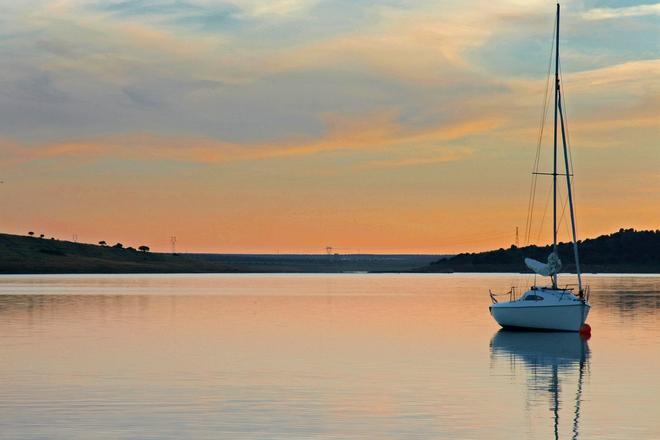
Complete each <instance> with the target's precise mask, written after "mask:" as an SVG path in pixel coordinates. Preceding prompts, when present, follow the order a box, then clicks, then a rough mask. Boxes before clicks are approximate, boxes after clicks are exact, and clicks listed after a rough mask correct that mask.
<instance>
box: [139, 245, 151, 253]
mask: <svg viewBox="0 0 660 440" xmlns="http://www.w3.org/2000/svg"><path fill="white" fill-rule="evenodd" d="M138 249H139V250H140V251H142V252H149V246H144V245H142V246H140V247H139V248H138Z"/></svg>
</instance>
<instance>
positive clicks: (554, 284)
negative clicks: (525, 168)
mask: <svg viewBox="0 0 660 440" xmlns="http://www.w3.org/2000/svg"><path fill="white" fill-rule="evenodd" d="M555 35H556V37H557V41H556V45H555V117H554V135H553V168H552V251H553V252H554V253H555V254H557V255H558V252H557V108H558V106H559V3H557V29H556V31H555ZM567 174H568V172H567ZM552 287H554V288H556V287H557V274H554V275H553V276H552Z"/></svg>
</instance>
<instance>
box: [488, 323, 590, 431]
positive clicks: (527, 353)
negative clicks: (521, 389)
mask: <svg viewBox="0 0 660 440" xmlns="http://www.w3.org/2000/svg"><path fill="white" fill-rule="evenodd" d="M490 350H491V355H492V356H493V357H494V358H496V359H497V358H504V359H507V360H508V361H509V362H510V365H511V368H512V370H513V371H514V374H516V372H517V367H518V366H523V367H525V369H526V371H527V372H528V389H529V391H530V392H532V393H537V394H545V393H549V395H550V397H551V407H550V409H551V410H552V412H553V417H554V426H553V428H554V438H555V439H559V438H560V437H559V409H560V404H561V399H560V392H561V388H560V374H561V375H562V376H564V377H565V376H567V375H572V374H576V373H577V378H576V379H577V387H576V391H575V399H574V411H573V420H572V439H577V438H578V435H579V421H580V407H581V404H582V383H583V380H584V374H585V371H587V367H588V362H589V357H590V351H589V345H588V344H587V341H586V340H585V339H583V338H582V337H581V336H580V335H579V334H577V333H568V332H528V331H511V330H504V329H502V330H499V331H498V332H497V333H495V335H494V336H493V338H492V339H491V342H490ZM564 401H565V402H567V401H568V400H566V399H564Z"/></svg>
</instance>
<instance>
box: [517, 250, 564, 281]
mask: <svg viewBox="0 0 660 440" xmlns="http://www.w3.org/2000/svg"><path fill="white" fill-rule="evenodd" d="M525 264H526V265H527V267H529V268H530V269H532V270H533V271H534V272H536V273H537V274H539V275H543V276H546V277H551V276H553V275H555V274H557V273H558V272H559V270H560V269H561V260H560V259H559V256H558V255H557V254H556V253H554V252H553V253H551V254H550V255H548V262H547V263H541V262H540V261H537V260H534V259H532V258H525Z"/></svg>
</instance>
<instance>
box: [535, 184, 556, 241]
mask: <svg viewBox="0 0 660 440" xmlns="http://www.w3.org/2000/svg"><path fill="white" fill-rule="evenodd" d="M550 194H552V186H549V187H548V195H547V196H546V198H545V207H544V208H543V216H541V224H540V225H539V233H538V237H536V242H537V243H539V242H540V241H541V233H542V232H543V223H544V222H545V215H546V213H547V212H548V205H549V204H550Z"/></svg>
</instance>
